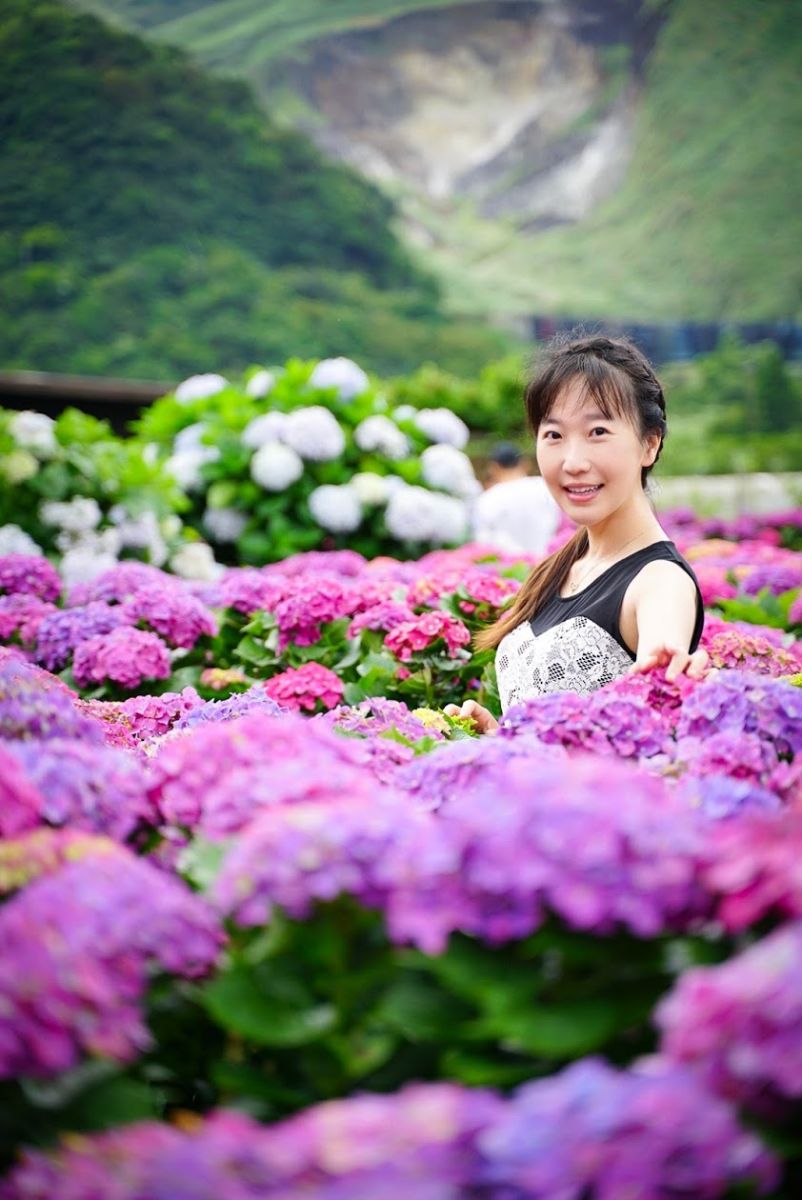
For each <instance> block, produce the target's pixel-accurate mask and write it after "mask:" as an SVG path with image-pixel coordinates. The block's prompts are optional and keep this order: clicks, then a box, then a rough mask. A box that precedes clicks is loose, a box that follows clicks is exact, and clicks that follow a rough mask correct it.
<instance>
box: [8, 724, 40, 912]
mask: <svg viewBox="0 0 802 1200" xmlns="http://www.w3.org/2000/svg"><path fill="white" fill-rule="evenodd" d="M12 744H13V743H9V744H8V749H6V748H4V746H3V745H2V744H0V839H2V838H13V837H16V836H17V835H18V834H20V833H24V832H25V831H26V830H28V829H34V828H35V827H36V826H37V825H38V824H39V813H40V811H41V808H42V804H43V802H44V798H43V796H42V795H41V793H40V792H39V789H38V788H37V787H36V786H35V785H34V784H33V783H32V782H31V779H30V777H29V776H28V774H27V772H26V771H25V769H24V767H23V765H22V763H20V761H19V759H18V758H17V757H16V755H15V754H13V753H12V750H11V746H12ZM1 844H2V843H0V845H1ZM1 873H2V866H0V874H1ZM1 890H2V889H1V888H0V891H1Z"/></svg>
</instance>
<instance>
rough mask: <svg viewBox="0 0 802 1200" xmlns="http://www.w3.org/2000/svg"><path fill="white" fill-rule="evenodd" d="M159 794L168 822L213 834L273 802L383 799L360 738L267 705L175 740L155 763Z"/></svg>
mask: <svg viewBox="0 0 802 1200" xmlns="http://www.w3.org/2000/svg"><path fill="white" fill-rule="evenodd" d="M151 795H152V798H153V800H154V802H155V803H156V804H157V805H158V806H159V809H160V812H161V814H162V816H163V819H164V820H165V821H166V822H167V823H168V824H171V825H179V826H183V827H187V828H190V829H197V830H198V831H199V832H202V833H203V834H205V835H206V836H208V837H220V836H225V835H227V834H229V833H232V832H234V831H236V830H238V829H241V828H243V827H244V826H246V825H247V824H248V823H249V822H250V821H252V820H253V819H254V818H255V817H256V816H258V814H259V813H260V812H261V810H263V809H265V808H271V807H281V806H286V805H292V804H297V803H301V802H304V801H309V800H320V801H321V802H323V803H325V804H327V805H329V806H331V807H332V808H333V809H336V807H337V804H338V801H339V799H340V798H341V797H343V796H350V797H352V798H353V797H361V798H364V799H365V800H370V801H371V802H372V803H377V802H378V801H377V788H376V783H375V780H373V779H372V778H371V777H370V775H369V774H368V773H367V772H366V771H365V770H364V769H363V768H362V766H361V763H360V758H359V752H358V748H357V746H356V744H355V743H354V742H352V741H350V740H349V739H347V738H343V737H340V736H339V735H337V734H336V733H334V732H332V731H331V730H329V729H326V728H325V727H324V726H322V725H320V724H318V723H313V722H309V721H306V720H304V719H303V718H302V717H298V716H294V715H293V716H290V715H284V716H271V715H268V713H267V712H265V711H264V709H263V706H259V709H258V710H257V711H256V712H253V713H251V714H250V715H247V716H244V717H242V718H241V719H240V720H235V721H225V722H212V723H207V722H203V721H201V722H200V723H199V724H197V725H195V727H194V728H192V729H190V730H188V731H187V732H186V733H185V734H184V735H183V736H182V737H180V738H178V739H176V740H174V741H167V742H166V743H165V744H164V745H163V746H162V747H161V749H160V751H159V752H158V754H157V755H156V756H155V758H154V759H153V761H152V770H151Z"/></svg>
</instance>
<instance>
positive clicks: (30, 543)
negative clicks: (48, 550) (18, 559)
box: [0, 525, 42, 557]
mask: <svg viewBox="0 0 802 1200" xmlns="http://www.w3.org/2000/svg"><path fill="white" fill-rule="evenodd" d="M41 553H42V547H41V546H39V545H37V543H36V542H35V541H34V540H33V538H32V537H31V535H30V534H29V533H26V532H25V530H24V529H20V527H19V525H0V557H2V555H4V554H41Z"/></svg>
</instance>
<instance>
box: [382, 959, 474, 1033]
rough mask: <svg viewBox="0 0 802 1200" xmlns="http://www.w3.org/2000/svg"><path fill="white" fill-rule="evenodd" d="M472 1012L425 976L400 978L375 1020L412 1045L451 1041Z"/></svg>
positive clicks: (383, 1000) (392, 987)
mask: <svg viewBox="0 0 802 1200" xmlns="http://www.w3.org/2000/svg"><path fill="white" fill-rule="evenodd" d="M470 1014H471V1010H470V1009H469V1008H468V1007H467V1006H466V1005H465V1004H463V1003H462V1002H461V1001H460V1000H458V999H456V998H455V997H454V996H453V995H449V994H448V992H444V991H443V990H442V988H440V987H438V986H437V984H436V983H435V982H434V981H433V980H432V979H427V978H426V976H424V975H406V976H402V977H401V978H400V979H399V980H397V982H395V983H393V984H392V985H391V986H390V987H389V988H388V990H387V991H386V992H385V993H384V995H383V996H382V998H381V1000H380V1001H379V1004H378V1006H377V1008H376V1009H375V1011H374V1018H375V1019H376V1021H377V1022H379V1023H380V1024H384V1025H386V1026H388V1027H389V1028H390V1029H395V1030H397V1031H398V1032H399V1033H401V1034H403V1036H404V1037H405V1038H408V1039H409V1040H410V1041H412V1042H439V1041H443V1042H445V1041H450V1040H452V1039H453V1037H454V1035H455V1031H456V1029H457V1028H458V1026H459V1025H460V1024H461V1023H462V1022H463V1021H464V1020H465V1018H466V1017H467V1016H470Z"/></svg>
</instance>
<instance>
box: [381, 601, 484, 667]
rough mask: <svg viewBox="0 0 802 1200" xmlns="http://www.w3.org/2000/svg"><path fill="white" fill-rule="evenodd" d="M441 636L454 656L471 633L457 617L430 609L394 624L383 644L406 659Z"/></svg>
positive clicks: (399, 656) (426, 647)
mask: <svg viewBox="0 0 802 1200" xmlns="http://www.w3.org/2000/svg"><path fill="white" fill-rule="evenodd" d="M440 638H442V639H443V641H444V642H445V644H446V649H447V651H448V654H449V656H450V657H451V658H456V657H457V656H458V655H459V653H460V651H461V650H463V649H464V648H465V647H466V646H467V645H469V643H470V640H471V635H470V633H469V632H468V630H467V629H466V627H465V625H463V623H462V621H460V620H459V618H457V617H452V616H451V614H450V613H447V612H439V611H432V612H427V613H424V614H423V615H422V616H420V617H415V619H414V620H412V621H404V622H403V623H402V624H401V625H397V626H396V627H395V629H393V630H391V631H390V633H389V634H388V635H387V637H386V638H385V642H384V644H385V646H386V647H387V649H388V650H390V651H391V652H392V653H393V654H395V656H396V658H399V659H401V661H402V662H408V661H409V659H411V658H412V656H413V654H419V653H420V652H421V651H423V650H428V649H429V647H430V646H432V645H433V644H434V643H435V642H436V641H438V640H439V639H440Z"/></svg>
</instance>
